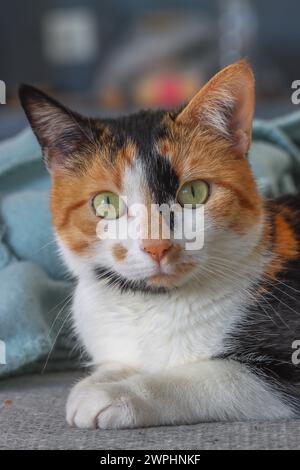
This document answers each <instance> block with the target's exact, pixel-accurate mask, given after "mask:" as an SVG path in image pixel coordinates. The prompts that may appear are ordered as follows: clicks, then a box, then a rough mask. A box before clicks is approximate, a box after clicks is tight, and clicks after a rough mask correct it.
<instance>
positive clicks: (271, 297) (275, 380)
mask: <svg viewBox="0 0 300 470" xmlns="http://www.w3.org/2000/svg"><path fill="white" fill-rule="evenodd" d="M272 204H273V207H270V208H269V210H270V212H269V213H270V214H271V215H270V216H271V217H272V214H275V213H276V212H277V213H278V206H279V207H280V206H282V207H283V208H284V207H289V208H292V209H293V210H295V209H297V210H299V209H300V197H299V196H298V197H285V198H281V199H279V200H277V201H276V202H275V201H274V202H273V203H272V202H270V205H271V206H272ZM275 204H276V205H277V209H276V207H275ZM283 214H284V212H283ZM270 220H271V219H270ZM287 222H288V221H287ZM288 223H290V225H291V226H292V227H293V230H296V233H297V235H298V242H299V245H300V217H295V219H294V220H290V221H289V222H288ZM271 238H272V245H274V244H275V243H276V234H275V232H274V235H273V237H271ZM264 282H265V283H264ZM262 285H263V286H264V287H265V289H266V292H262V293H260V294H257V293H256V294H255V297H256V301H254V302H253V304H252V305H249V308H248V311H247V312H246V314H245V315H244V316H243V319H242V320H241V322H240V323H239V324H236V325H235V328H234V329H233V331H231V332H230V333H229V334H228V335H227V337H226V339H225V345H224V346H225V352H224V354H222V355H221V356H220V357H222V358H227V359H228V358H231V359H234V360H237V361H239V362H241V363H244V364H246V365H248V366H249V367H250V368H251V370H252V371H253V372H256V373H257V374H259V375H260V376H261V377H263V378H264V379H265V380H266V381H267V382H268V383H269V384H271V385H272V386H273V388H274V389H275V390H277V391H278V392H279V393H280V394H282V395H284V397H285V398H287V401H288V402H290V403H291V404H292V405H293V407H294V409H296V410H297V412H299V413H300V364H298V365H297V364H294V363H293V361H292V355H293V353H294V352H295V349H293V342H294V341H295V340H300V290H299V288H300V258H296V259H293V260H287V262H286V263H285V265H284V269H283V270H282V272H281V273H280V274H279V275H278V276H277V280H276V281H275V282H274V281H271V280H270V279H268V278H266V279H265V280H263V281H262V283H261V284H259V285H258V286H257V289H259V288H260V287H261V286H262ZM254 290H255V289H254Z"/></svg>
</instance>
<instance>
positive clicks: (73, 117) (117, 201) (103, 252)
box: [20, 61, 262, 292]
mask: <svg viewBox="0 0 300 470" xmlns="http://www.w3.org/2000/svg"><path fill="white" fill-rule="evenodd" d="M20 99H21V103H22V105H23V108H24V110H25V112H26V114H27V117H28V119H29V122H30V124H31V126H32V129H33V131H34V132H35V135H36V136H37V139H38V141H39V143H40V145H41V147H42V150H43V156H44V160H45V163H46V166H47V168H48V170H49V172H50V174H51V178H52V191H51V210H52V217H53V225H54V228H55V232H56V234H57V238H58V241H59V244H60V246H61V249H62V252H63V254H64V256H65V259H66V261H67V263H68V264H69V266H70V268H71V269H72V270H73V271H74V272H75V274H76V275H78V276H80V275H84V274H86V275H93V276H95V277H96V278H99V279H100V278H105V279H106V280H107V282H109V283H111V284H113V285H115V286H119V287H121V289H133V290H142V291H151V292H165V291H168V290H169V289H173V288H177V287H180V286H182V285H185V284H187V283H192V282H193V281H194V279H197V280H198V282H200V283H201V282H204V280H207V279H208V278H209V276H210V277H214V276H217V272H219V271H220V270H221V260H222V259H223V260H224V259H231V260H232V259H235V260H237V261H238V262H241V263H243V262H244V260H245V259H246V257H247V256H249V253H250V252H251V250H253V247H254V246H255V244H256V243H257V239H258V237H259V236H260V234H259V227H260V226H261V217H262V204H261V199H260V196H259V194H258V192H257V189H256V185H255V182H254V179H253V176H252V172H251V169H250V166H249V162H248V160H247V152H248V149H249V146H250V143H251V128H252V118H253V112H254V101H255V99H254V78H253V74H252V70H251V68H250V66H249V65H248V63H247V62H245V61H240V62H238V63H236V64H233V65H231V66H228V67H226V68H225V69H223V70H222V71H221V72H219V73H218V74H217V75H216V76H214V77H213V78H212V79H211V80H210V81H209V82H208V83H207V84H206V85H205V86H204V87H203V88H202V89H201V90H200V91H199V92H198V93H197V94H196V96H195V97H194V98H193V99H192V100H191V101H190V102H189V103H188V104H187V105H186V106H184V107H182V108H181V109H180V110H176V111H173V112H170V111H161V110H159V111H141V112H139V113H136V114H132V115H129V116H126V117H121V118H118V119H88V118H86V117H84V116H81V115H79V114H78V113H75V112H73V111H71V110H69V109H67V108H66V107H64V106H63V105H61V104H60V103H59V102H57V101H56V100H54V99H52V98H50V97H49V96H47V95H46V94H44V93H43V92H41V91H39V90H37V89H36V88H33V87H30V86H27V85H23V86H21V88H20ZM198 204H200V206H199V207H200V208H201V207H202V208H203V213H204V226H203V227H202V226H201V227H202V228H200V229H199V230H200V231H202V232H203V233H204V243H203V246H201V247H200V248H201V249H199V248H197V249H194V248H193V247H192V249H191V247H188V246H187V237H186V236H185V234H184V233H183V235H182V237H177V238H175V236H174V231H175V229H174V223H175V222H176V221H179V220H182V219H184V223H183V225H182V226H183V227H187V232H188V233H190V232H192V227H194V226H195V220H194V215H195V213H197V212H196V211H197V210H198V209H197V208H198ZM137 205H140V206H141V207H144V208H146V212H143V213H142V212H139V211H137V210H136V207H137ZM162 205H166V206H164V207H170V206H172V210H171V211H170V214H169V217H166V215H165V213H164V212H163V211H162V209H161V206H162ZM154 214H155V217H156V223H157V224H158V227H159V230H158V235H157V232H155V233H156V234H155V236H153V235H152V232H151V230H149V227H151V221H152V219H153V217H154ZM150 219H151V220H150ZM137 222H138V224H137ZM148 222H149V223H148ZM125 226H126V229H127V232H126V233H127V236H124V232H122V230H123V229H124V227H125ZM145 226H147V230H146V231H145V230H144V229H145ZM133 227H134V230H132V229H133ZM137 227H139V229H138V230H136V228H137ZM130 230H131V232H130ZM133 231H134V233H135V235H136V234H137V232H138V235H137V236H133ZM107 232H109V233H110V234H111V233H112V232H113V233H114V234H115V235H114V236H107V237H106V236H105V233H107ZM150 232H151V233H150ZM121 233H122V236H121ZM130 233H131V235H130ZM166 234H167V235H166ZM218 259H219V261H218ZM217 261H218V263H219V264H218V263H217ZM217 269H218V271H217Z"/></svg>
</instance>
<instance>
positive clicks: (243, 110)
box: [177, 60, 255, 155]
mask: <svg viewBox="0 0 300 470" xmlns="http://www.w3.org/2000/svg"><path fill="white" fill-rule="evenodd" d="M254 85H255V84H254V76H253V72H252V69H251V66H250V65H249V64H248V62H247V61H245V60H241V61H239V62H236V63H235V64H232V65H229V66H227V67H225V68H224V69H223V70H221V71H220V72H219V73H217V75H215V76H214V77H213V78H212V79H211V80H210V81H209V82H208V83H207V84H206V85H205V86H204V87H203V88H202V89H201V90H200V91H199V92H198V93H197V94H196V96H194V98H193V99H192V100H191V101H190V102H189V103H188V105H187V106H186V107H185V108H184V109H183V110H182V111H181V113H180V114H179V115H178V117H177V121H178V122H186V123H188V125H189V126H190V127H191V128H196V127H199V126H201V127H205V128H209V129H211V130H212V131H213V132H216V133H218V134H219V135H221V136H224V137H225V138H227V139H228V140H230V141H231V143H232V145H233V147H234V148H235V149H236V150H237V151H238V152H239V153H241V154H242V155H245V154H246V153H247V151H248V149H249V146H250V143H251V134H252V119H253V113H254V105H255V90H254Z"/></svg>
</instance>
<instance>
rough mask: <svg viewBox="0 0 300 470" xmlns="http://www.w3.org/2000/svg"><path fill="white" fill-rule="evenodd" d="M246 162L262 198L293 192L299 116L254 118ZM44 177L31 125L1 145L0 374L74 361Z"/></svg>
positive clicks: (66, 288) (298, 163) (299, 156)
mask: <svg viewBox="0 0 300 470" xmlns="http://www.w3.org/2000/svg"><path fill="white" fill-rule="evenodd" d="M253 136H254V141H253V144H252V147H251V151H250V156H249V158H250V161H251V165H252V167H253V171H254V173H255V176H256V178H257V181H258V185H259V188H260V191H261V192H262V193H263V194H264V195H266V196H279V195H281V194H284V193H294V192H296V188H297V183H298V182H299V181H300V114H299V113H295V114H293V115H290V116H288V117H285V118H281V119H276V120H273V121H269V122H265V121H258V120H257V121H255V122H254V128H253ZM49 187H50V179H49V176H48V174H47V172H46V170H45V168H44V165H43V163H42V158H41V150H40V147H39V145H38V143H37V141H36V139H35V137H34V135H33V133H32V131H31V130H30V129H26V130H24V131H23V132H22V133H21V134H19V135H18V136H16V137H15V138H13V139H10V140H7V141H5V142H2V143H0V377H5V376H8V375H11V374H16V373H21V372H22V373H24V372H27V371H31V372H32V371H35V372H36V371H40V372H42V371H44V370H47V371H48V370H50V369H52V370H53V369H63V368H70V367H76V366H77V365H78V358H79V352H80V351H78V349H77V350H76V348H75V347H74V345H76V342H75V341H74V338H73V337H72V334H71V329H70V308H69V306H70V299H71V294H72V289H73V286H74V282H72V280H70V278H69V277H68V276H67V273H66V271H65V268H64V267H63V265H62V263H61V261H60V259H59V257H58V254H57V247H56V245H55V240H54V235H53V230H52V228H51V221H50V213H49V208H48V201H49Z"/></svg>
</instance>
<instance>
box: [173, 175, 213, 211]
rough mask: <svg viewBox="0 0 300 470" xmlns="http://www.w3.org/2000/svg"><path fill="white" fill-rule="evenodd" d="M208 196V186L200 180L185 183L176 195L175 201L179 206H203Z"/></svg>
mask: <svg viewBox="0 0 300 470" xmlns="http://www.w3.org/2000/svg"><path fill="white" fill-rule="evenodd" d="M208 196H209V185H208V184H207V183H206V182H205V181H202V180H198V181H191V182H189V183H185V184H184V185H183V186H182V188H180V190H179V192H178V194H177V201H178V202H179V204H180V205H181V206H184V205H185V204H192V206H193V207H192V208H193V209H194V207H195V206H196V204H204V203H205V202H206V201H207V199H208Z"/></svg>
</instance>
